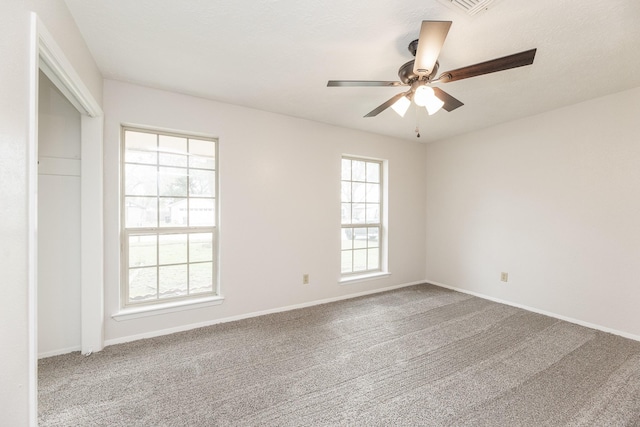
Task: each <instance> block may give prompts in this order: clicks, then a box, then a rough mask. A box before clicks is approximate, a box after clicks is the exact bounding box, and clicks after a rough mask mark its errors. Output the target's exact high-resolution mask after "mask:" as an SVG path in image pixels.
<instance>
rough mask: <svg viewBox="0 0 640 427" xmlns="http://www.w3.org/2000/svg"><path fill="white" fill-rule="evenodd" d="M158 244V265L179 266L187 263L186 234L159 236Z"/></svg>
mask: <svg viewBox="0 0 640 427" xmlns="http://www.w3.org/2000/svg"><path fill="white" fill-rule="evenodd" d="M158 244H159V248H158V251H159V256H160V259H159V260H158V261H159V264H179V263H184V262H187V235H186V234H164V235H160V236H159V239H158ZM161 278H162V277H161Z"/></svg>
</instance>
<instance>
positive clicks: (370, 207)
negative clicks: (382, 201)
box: [367, 203, 380, 224]
mask: <svg viewBox="0 0 640 427" xmlns="http://www.w3.org/2000/svg"><path fill="white" fill-rule="evenodd" d="M378 222H380V205H378V204H368V203H367V224H374V223H378Z"/></svg>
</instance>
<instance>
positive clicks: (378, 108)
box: [365, 92, 406, 117]
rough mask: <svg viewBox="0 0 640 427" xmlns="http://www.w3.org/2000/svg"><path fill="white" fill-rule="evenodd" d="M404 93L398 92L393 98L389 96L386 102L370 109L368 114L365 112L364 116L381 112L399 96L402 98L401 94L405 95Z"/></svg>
mask: <svg viewBox="0 0 640 427" xmlns="http://www.w3.org/2000/svg"><path fill="white" fill-rule="evenodd" d="M405 95H406V93H404V92H403V93H399V94H397V95H396V96H394V97H393V98H391V99H390V100H388V101H387V102H385V103H384V104H382V105H380V106H378V107H377V108H376V109H374V110H373V111H371V112H370V113H369V114H367V115H366V116H365V117H375V116H377V115H378V114H380V113H382V112H383V111H384V110H386V109H387V108H389V107H391V106H392V105H393V104H395V103H396V101H397V100H398V99H400V98H402V97H403V96H405Z"/></svg>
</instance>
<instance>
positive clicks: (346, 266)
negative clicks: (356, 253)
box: [340, 251, 353, 273]
mask: <svg viewBox="0 0 640 427" xmlns="http://www.w3.org/2000/svg"><path fill="white" fill-rule="evenodd" d="M352 262H353V251H342V259H341V267H340V270H341V272H342V273H351V272H353V266H352Z"/></svg>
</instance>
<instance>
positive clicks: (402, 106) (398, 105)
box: [391, 96, 411, 117]
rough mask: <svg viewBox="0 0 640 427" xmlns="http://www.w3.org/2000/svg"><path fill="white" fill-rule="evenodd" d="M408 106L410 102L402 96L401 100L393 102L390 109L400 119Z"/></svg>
mask: <svg viewBox="0 0 640 427" xmlns="http://www.w3.org/2000/svg"><path fill="white" fill-rule="evenodd" d="M410 105H411V101H410V100H409V98H407V97H406V96H403V97H402V98H400V99H398V100H397V101H396V102H394V104H393V105H392V106H391V108H393V111H395V112H396V113H398V115H399V116H400V117H404V115H405V114H406V113H407V110H408V109H409V106H410Z"/></svg>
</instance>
